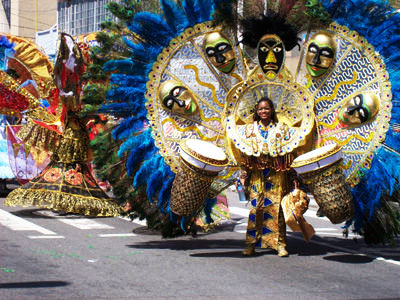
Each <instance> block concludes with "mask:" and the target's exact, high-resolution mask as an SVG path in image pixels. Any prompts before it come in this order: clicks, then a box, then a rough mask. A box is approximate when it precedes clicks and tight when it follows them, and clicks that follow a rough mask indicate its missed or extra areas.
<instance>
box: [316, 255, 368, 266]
mask: <svg viewBox="0 0 400 300" xmlns="http://www.w3.org/2000/svg"><path fill="white" fill-rule="evenodd" d="M323 259H325V260H330V261H336V262H341V263H347V264H365V263H370V262H372V261H373V260H374V258H373V257H368V256H364V255H357V254H341V255H329V256H325V257H323Z"/></svg>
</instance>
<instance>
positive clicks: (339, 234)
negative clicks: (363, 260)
mask: <svg viewBox="0 0 400 300" xmlns="http://www.w3.org/2000/svg"><path fill="white" fill-rule="evenodd" d="M316 234H321V235H322V234H323V235H331V236H343V233H341V232H323V231H316ZM356 236H357V235H355V234H352V233H349V235H348V237H349V238H353V237H356Z"/></svg>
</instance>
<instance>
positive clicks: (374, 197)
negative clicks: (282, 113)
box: [306, 0, 400, 243]
mask: <svg viewBox="0 0 400 300" xmlns="http://www.w3.org/2000/svg"><path fill="white" fill-rule="evenodd" d="M320 4H322V6H323V7H324V9H325V10H326V12H327V13H328V14H329V16H330V17H331V18H332V20H333V21H334V22H332V23H331V24H330V25H329V26H328V27H327V28H325V29H323V30H321V31H313V32H311V34H310V35H311V38H310V40H309V42H308V44H307V46H306V47H307V48H306V49H307V50H306V51H309V52H310V49H311V47H313V45H311V43H313V42H314V43H316V44H318V42H321V41H322V40H321V39H319V38H318V37H317V34H320V33H322V34H324V35H325V34H326V35H325V37H326V36H328V37H330V41H334V43H333V44H330V45H331V46H332V45H335V46H336V53H335V57H334V62H333V64H332V67H330V68H329V69H328V71H327V72H326V73H325V74H324V75H322V76H310V75H308V87H309V91H310V92H311V93H312V94H313V97H314V109H315V115H316V120H317V127H318V137H317V146H321V145H324V144H329V143H337V144H339V145H340V146H342V151H343V160H344V173H345V175H346V181H347V182H348V183H350V185H351V187H352V194H353V199H354V201H353V202H354V218H353V220H351V221H348V222H347V225H348V226H349V225H350V224H352V223H353V222H354V223H353V224H354V230H355V231H356V232H358V233H360V234H361V235H363V236H364V238H365V241H366V242H367V243H384V242H387V241H389V242H392V241H393V239H394V237H396V236H398V234H399V233H400V213H399V207H398V203H399V198H398V189H399V185H398V183H399V179H400V178H399V158H400V156H399V155H400V153H399V146H400V144H399V142H400V140H399V130H398V128H399V127H398V126H399V125H398V124H399V112H398V111H399V104H398V99H399V96H400V94H399V93H400V90H399V66H400V56H399V54H398V53H399V47H400V43H399V31H398V28H399V24H400V15H399V13H398V12H396V11H394V10H393V9H392V8H391V7H390V6H389V5H388V4H387V3H385V2H382V1H373V0H368V1H358V0H352V1H340V0H339V1H320ZM326 12H325V15H326ZM319 46H321V44H319ZM307 59H308V58H307V55H306V64H309V65H311V64H312V62H311V59H308V60H307ZM314 70H317V69H314ZM316 72H318V70H317V71H316ZM311 74H314V75H318V73H311Z"/></svg>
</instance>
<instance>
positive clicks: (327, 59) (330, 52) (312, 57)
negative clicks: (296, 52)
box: [306, 32, 336, 77]
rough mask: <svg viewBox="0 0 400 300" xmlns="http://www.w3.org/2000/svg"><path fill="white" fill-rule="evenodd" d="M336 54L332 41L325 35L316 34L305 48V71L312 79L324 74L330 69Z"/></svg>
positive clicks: (334, 44)
mask: <svg viewBox="0 0 400 300" xmlns="http://www.w3.org/2000/svg"><path fill="white" fill-rule="evenodd" d="M335 53H336V43H335V41H334V39H333V38H332V37H331V36H330V35H328V34H326V33H322V32H321V33H317V34H316V35H314V36H313V37H311V39H310V43H309V45H308V48H307V54H306V64H307V70H308V72H309V73H310V75H311V76H313V77H319V76H321V75H323V74H325V73H326V72H327V71H328V69H329V68H330V67H331V65H332V63H333V61H334V59H335Z"/></svg>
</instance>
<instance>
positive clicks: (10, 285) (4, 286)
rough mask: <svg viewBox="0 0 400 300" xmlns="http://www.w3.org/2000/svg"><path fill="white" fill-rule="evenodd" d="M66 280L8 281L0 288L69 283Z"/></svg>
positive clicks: (43, 286) (23, 287)
mask: <svg viewBox="0 0 400 300" xmlns="http://www.w3.org/2000/svg"><path fill="white" fill-rule="evenodd" d="M69 284H70V283H69V282H66V281H26V282H8V283H0V289H32V288H50V287H58V286H66V285H69Z"/></svg>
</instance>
